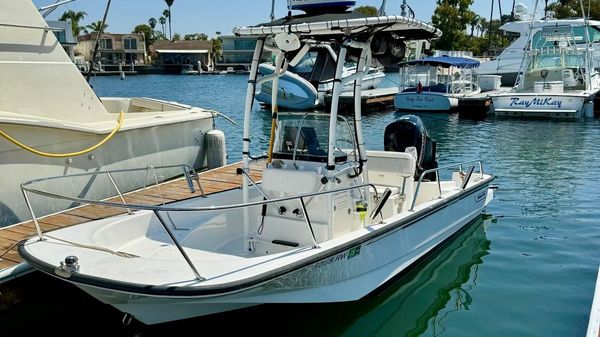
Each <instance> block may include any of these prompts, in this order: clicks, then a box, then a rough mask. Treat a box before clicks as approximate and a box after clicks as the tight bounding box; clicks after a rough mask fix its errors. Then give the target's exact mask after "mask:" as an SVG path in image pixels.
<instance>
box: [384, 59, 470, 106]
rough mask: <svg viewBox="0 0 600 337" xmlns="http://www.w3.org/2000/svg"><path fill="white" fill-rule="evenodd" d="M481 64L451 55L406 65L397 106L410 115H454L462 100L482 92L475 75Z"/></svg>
mask: <svg viewBox="0 0 600 337" xmlns="http://www.w3.org/2000/svg"><path fill="white" fill-rule="evenodd" d="M479 64H480V63H479V61H478V60H476V59H472V58H467V57H455V56H447V55H443V56H430V57H425V58H422V59H418V60H412V61H407V62H404V63H402V64H401V66H400V88H399V92H398V94H396V97H395V98H394V106H395V107H396V108H397V109H399V110H408V111H443V112H448V111H451V110H452V109H454V108H456V107H457V106H458V99H459V98H460V97H469V96H474V95H477V94H479V93H480V92H481V88H480V87H479V85H478V84H477V81H476V75H475V72H474V71H475V69H476V68H477V67H479Z"/></svg>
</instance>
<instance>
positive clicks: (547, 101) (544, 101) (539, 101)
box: [510, 97, 562, 109]
mask: <svg viewBox="0 0 600 337" xmlns="http://www.w3.org/2000/svg"><path fill="white" fill-rule="evenodd" d="M532 105H535V106H555V107H557V108H559V109H560V107H561V106H562V100H558V99H552V97H545V98H537V97H536V98H532V99H520V98H518V97H511V98H510V106H524V107H526V108H529V107H530V106H532Z"/></svg>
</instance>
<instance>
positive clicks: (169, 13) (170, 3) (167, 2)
mask: <svg viewBox="0 0 600 337" xmlns="http://www.w3.org/2000/svg"><path fill="white" fill-rule="evenodd" d="M173 2H175V0H165V3H166V4H167V7H169V12H168V13H167V15H165V17H166V18H167V19H169V37H171V33H172V32H173V31H172V30H171V16H172V15H171V6H173ZM163 15H164V13H163Z"/></svg>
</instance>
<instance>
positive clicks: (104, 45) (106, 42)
mask: <svg viewBox="0 0 600 337" xmlns="http://www.w3.org/2000/svg"><path fill="white" fill-rule="evenodd" d="M100 49H113V45H112V39H107V38H104V39H100Z"/></svg>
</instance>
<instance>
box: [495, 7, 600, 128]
mask: <svg viewBox="0 0 600 337" xmlns="http://www.w3.org/2000/svg"><path fill="white" fill-rule="evenodd" d="M530 30H531V32H530V33H529V35H530V37H531V38H530V40H529V41H528V43H527V48H526V51H525V53H524V54H523V59H522V62H521V64H522V69H523V71H522V77H521V78H519V79H518V81H517V83H516V84H515V86H514V87H513V89H512V90H510V91H508V92H505V93H496V94H492V95H490V97H491V98H492V108H493V111H494V113H495V114H496V115H498V116H519V117H550V118H580V117H593V116H594V100H595V98H596V95H597V94H598V91H600V73H598V70H597V69H596V68H595V67H594V60H593V49H592V43H591V41H590V40H591V37H592V36H598V38H599V39H600V34H598V31H597V30H596V29H595V28H594V27H592V26H590V25H589V24H588V22H587V20H584V19H580V20H568V21H565V20H554V21H544V22H543V23H539V24H538V23H534V24H533V25H532V26H531V29H530ZM534 32H535V33H534Z"/></svg>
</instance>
